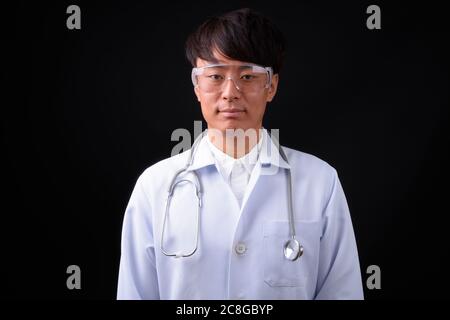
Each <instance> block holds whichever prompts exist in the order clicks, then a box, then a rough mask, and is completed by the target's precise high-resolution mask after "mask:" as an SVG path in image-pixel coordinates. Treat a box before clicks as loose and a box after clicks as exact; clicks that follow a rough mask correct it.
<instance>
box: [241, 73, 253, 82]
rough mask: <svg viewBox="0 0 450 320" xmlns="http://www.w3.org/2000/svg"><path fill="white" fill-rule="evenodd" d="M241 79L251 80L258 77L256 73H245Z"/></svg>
mask: <svg viewBox="0 0 450 320" xmlns="http://www.w3.org/2000/svg"><path fill="white" fill-rule="evenodd" d="M241 79H242V80H245V81H251V80H254V79H256V76H255V75H254V74H244V75H242V76H241Z"/></svg>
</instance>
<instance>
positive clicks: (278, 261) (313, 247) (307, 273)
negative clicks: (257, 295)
mask: <svg viewBox="0 0 450 320" xmlns="http://www.w3.org/2000/svg"><path fill="white" fill-rule="evenodd" d="M295 231H296V234H297V240H298V241H299V242H300V244H301V245H302V246H303V248H304V252H303V255H302V256H301V257H300V258H298V259H297V260H295V261H290V260H288V259H286V258H285V256H284V244H285V243H286V242H287V241H288V240H289V238H290V231H289V222H288V221H267V222H266V223H265V224H264V231H263V234H264V253H263V254H264V281H265V282H266V283H267V284H268V285H270V286H271V287H304V286H306V282H307V281H308V278H312V277H313V276H314V275H315V274H316V270H317V266H318V261H319V248H320V237H321V223H320V221H296V222H295Z"/></svg>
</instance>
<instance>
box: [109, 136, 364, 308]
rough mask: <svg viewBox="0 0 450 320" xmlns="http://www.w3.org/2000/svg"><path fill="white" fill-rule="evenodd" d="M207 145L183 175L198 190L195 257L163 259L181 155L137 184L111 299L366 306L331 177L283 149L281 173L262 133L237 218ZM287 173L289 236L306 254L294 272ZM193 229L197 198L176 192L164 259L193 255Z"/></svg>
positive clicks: (182, 189) (338, 190)
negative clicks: (289, 254) (356, 302)
mask: <svg viewBox="0 0 450 320" xmlns="http://www.w3.org/2000/svg"><path fill="white" fill-rule="evenodd" d="M204 139H207V137H204V138H203V140H202V141H201V142H200V143H199V145H198V149H197V151H196V153H195V156H194V161H193V164H192V166H191V167H190V169H189V170H195V172H196V173H197V175H198V177H199V180H200V183H201V186H202V188H203V194H202V207H201V210H200V228H199V241H198V249H197V251H196V252H195V253H194V254H193V255H192V256H190V257H185V258H174V257H167V256H165V255H164V254H163V253H162V251H161V231H162V223H163V218H164V212H165V205H166V199H167V190H168V188H169V184H170V181H171V179H172V177H173V175H174V174H175V172H176V171H177V170H179V169H180V168H183V167H184V166H185V164H186V161H187V158H188V154H189V152H188V151H187V152H184V153H181V154H179V155H176V156H173V157H171V158H168V159H165V160H163V161H160V162H158V163H156V164H155V165H153V166H151V167H149V168H148V169H147V170H145V172H144V173H143V174H142V175H141V176H140V177H139V179H138V181H137V183H136V186H135V188H134V191H133V193H132V195H131V198H130V201H129V203H128V206H127V209H126V212H125V217H124V223H123V230H122V246H121V249H122V252H121V260H120V271H119V282H118V292H117V298H118V299H258V300H259V299H363V289H362V281H361V273H360V266H359V259H358V252H357V247H356V242H355V236H354V232H353V227H352V222H351V218H350V213H349V210H348V206H347V202H346V199H345V195H344V192H343V190H342V187H341V184H340V182H339V179H338V176H337V174H336V171H335V170H334V169H333V168H332V167H331V166H330V165H328V164H327V163H326V162H324V161H322V160H320V159H318V158H316V157H314V156H312V155H309V154H307V153H303V152H300V151H296V150H293V149H289V148H286V147H283V150H284V151H285V153H286V155H287V157H288V161H289V164H288V163H287V162H285V161H284V160H283V159H282V158H281V157H280V155H279V153H278V151H277V149H276V146H275V145H274V143H273V141H272V140H271V139H270V137H269V136H268V134H267V132H264V134H263V139H264V140H263V145H262V147H261V153H260V157H259V163H257V165H256V166H255V168H254V170H253V172H252V175H251V177H250V181H249V184H248V187H247V190H246V193H245V195H244V198H243V202H242V207H241V208H240V207H239V205H238V202H237V200H236V197H235V196H234V194H233V193H232V191H231V189H230V187H229V185H228V184H226V182H225V181H224V180H223V178H222V176H221V175H220V173H219V172H218V170H217V168H216V166H215V162H214V158H213V155H212V154H211V152H210V150H209V147H208V144H207V141H206V140H204ZM285 170H291V174H292V183H293V208H294V220H295V228H296V233H297V239H298V240H299V241H300V243H301V244H302V245H303V247H304V253H303V255H302V256H301V257H300V258H299V259H297V260H296V261H294V262H292V261H289V260H287V259H286V258H285V257H284V255H283V245H284V243H285V242H286V240H288V239H289V223H288V207H287V190H288V189H287V180H286V173H285ZM181 178H182V177H180V179H181ZM184 178H189V179H192V178H193V177H192V173H187V174H186V175H185V177H184ZM196 219H197V198H196V197H195V189H194V187H193V185H192V184H189V183H185V182H182V183H180V184H178V187H177V189H176V191H175V193H174V197H173V200H172V202H171V207H170V211H169V215H168V219H167V222H166V229H165V234H164V239H165V240H164V248H165V250H166V251H168V252H170V253H171V252H181V253H187V252H189V251H191V250H192V249H193V248H194V247H195V243H196V241H195V239H196V230H197V229H196V228H197V220H196ZM237 244H240V247H239V249H240V250H236V246H237Z"/></svg>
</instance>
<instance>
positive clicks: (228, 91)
mask: <svg viewBox="0 0 450 320" xmlns="http://www.w3.org/2000/svg"><path fill="white" fill-rule="evenodd" d="M240 96H241V92H240V88H239V86H238V85H237V84H236V82H235V81H234V80H233V78H231V77H228V78H227V79H226V81H225V83H224V87H223V90H222V98H223V99H225V100H234V99H238V98H239V97H240Z"/></svg>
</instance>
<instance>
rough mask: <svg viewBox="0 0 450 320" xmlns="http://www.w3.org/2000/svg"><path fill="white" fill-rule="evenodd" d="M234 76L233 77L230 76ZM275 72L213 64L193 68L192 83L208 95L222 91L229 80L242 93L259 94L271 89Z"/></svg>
mask: <svg viewBox="0 0 450 320" xmlns="http://www.w3.org/2000/svg"><path fill="white" fill-rule="evenodd" d="M230 74H232V76H230ZM272 76H273V70H272V68H271V67H262V66H258V65H254V64H245V65H237V64H212V65H207V66H204V67H199V68H192V75H191V77H192V83H193V84H194V86H195V87H198V88H199V89H200V90H202V91H204V92H206V93H215V92H219V91H222V90H223V89H224V88H225V85H226V84H227V83H228V80H231V81H233V84H234V86H235V87H236V89H237V90H238V91H239V92H242V93H257V92H260V91H261V90H263V89H264V88H266V89H267V88H269V87H270V85H271V83H272Z"/></svg>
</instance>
